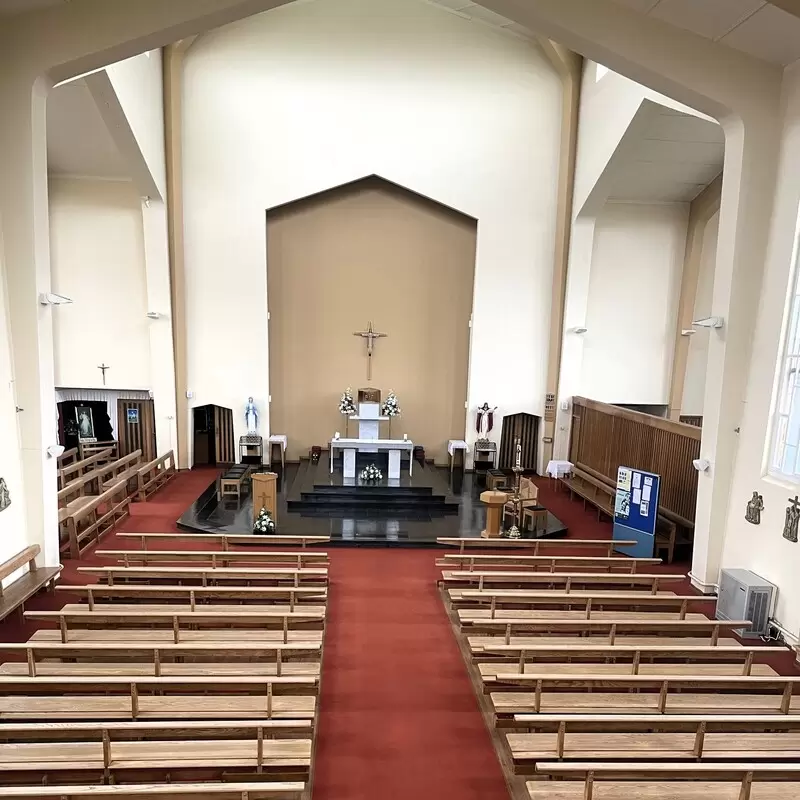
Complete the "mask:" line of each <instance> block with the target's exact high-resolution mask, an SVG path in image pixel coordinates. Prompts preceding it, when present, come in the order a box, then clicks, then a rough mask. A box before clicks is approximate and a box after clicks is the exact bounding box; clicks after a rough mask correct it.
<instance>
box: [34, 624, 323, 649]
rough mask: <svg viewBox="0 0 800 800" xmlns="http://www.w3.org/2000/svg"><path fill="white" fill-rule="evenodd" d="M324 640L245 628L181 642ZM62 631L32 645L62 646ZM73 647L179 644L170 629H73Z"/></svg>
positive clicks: (47, 632) (315, 634)
mask: <svg viewBox="0 0 800 800" xmlns="http://www.w3.org/2000/svg"><path fill="white" fill-rule="evenodd" d="M322 638H323V631H322V630H306V629H302V630H294V629H289V630H288V631H284V630H282V629H279V628H255V629H250V630H247V631H246V632H245V631H243V630H242V629H241V628H239V629H237V628H231V629H226V628H210V629H207V630H193V629H192V628H189V629H186V630H184V629H180V631H179V641H180V642H185V643H187V644H214V645H216V646H217V647H225V648H227V647H229V646H230V645H231V643H234V644H237V645H238V644H240V643H241V642H242V640H243V639H244V640H246V641H248V642H254V643H260V644H277V643H283V644H297V643H301V642H302V643H307V642H308V643H312V644H320V643H321V642H322ZM61 641H62V635H61V631H60V630H55V629H53V628H42V629H41V630H37V631H36V632H35V633H34V634H33V636H31V638H30V640H29V642H30V643H31V644H51V643H53V642H61ZM69 641H70V643H71V644H85V643H89V642H109V643H112V644H119V643H120V642H137V643H138V642H147V643H149V644H150V645H151V647H155V646H156V645H159V646H160V645H162V644H169V643H174V642H175V635H174V632H173V630H172V629H170V628H120V629H119V630H112V629H108V628H73V629H71V630H70V631H69Z"/></svg>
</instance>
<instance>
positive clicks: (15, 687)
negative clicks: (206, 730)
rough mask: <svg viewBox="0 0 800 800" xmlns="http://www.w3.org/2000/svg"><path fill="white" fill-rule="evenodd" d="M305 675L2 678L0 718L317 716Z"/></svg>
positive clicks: (313, 686) (313, 689) (311, 681)
mask: <svg viewBox="0 0 800 800" xmlns="http://www.w3.org/2000/svg"><path fill="white" fill-rule="evenodd" d="M317 692H318V680H317V678H315V677H310V676H298V677H291V676H290V677H287V676H281V677H277V676H263V675H235V676H215V675H210V676H180V677H170V676H163V675H162V676H160V677H153V676H142V677H139V676H129V675H125V676H106V677H94V676H70V677H48V676H45V677H36V678H28V677H18V676H12V675H0V720H2V721H3V723H4V724H5V723H7V722H14V721H52V722H58V721H80V720H85V721H89V720H97V721H104V720H119V721H123V720H165V721H166V720H172V721H177V720H181V721H183V720H212V719H213V720H231V719H237V720H238V719H309V720H313V719H315V712H316V694H317Z"/></svg>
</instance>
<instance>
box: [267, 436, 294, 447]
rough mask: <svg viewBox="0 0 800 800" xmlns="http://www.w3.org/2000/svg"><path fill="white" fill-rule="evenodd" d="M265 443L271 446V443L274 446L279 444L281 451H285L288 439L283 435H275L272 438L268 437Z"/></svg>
mask: <svg viewBox="0 0 800 800" xmlns="http://www.w3.org/2000/svg"><path fill="white" fill-rule="evenodd" d="M267 441H268V442H269V443H270V444H272V443H273V442H274V443H275V444H279V445H280V446H281V449H282V450H284V451H286V447H287V446H288V444H289V437H288V436H284V435H283V434H279V433H275V434H273V435H272V436H270V437H269V439H268V440H267Z"/></svg>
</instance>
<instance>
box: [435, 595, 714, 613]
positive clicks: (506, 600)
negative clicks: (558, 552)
mask: <svg viewBox="0 0 800 800" xmlns="http://www.w3.org/2000/svg"><path fill="white" fill-rule="evenodd" d="M448 594H449V596H450V602H451V604H452V605H453V606H455V607H458V608H475V607H479V608H485V607H486V606H487V605H488V607H489V610H490V611H492V612H494V611H495V610H496V609H497V607H498V606H502V607H503V608H506V609H514V608H517V609H527V608H563V609H573V608H579V609H582V610H583V613H584V614H585V615H586V618H587V619H588V618H589V617H590V616H591V614H592V611H601V610H603V609H606V608H624V609H627V610H628V611H649V610H651V609H654V608H659V609H662V610H663V609H668V610H672V611H677V612H678V614H679V615H680V618H681V619H683V617H685V616H686V614H687V612H688V611H689V608H690V606H697V605H701V604H702V605H705V604H707V603H710V602H714V601H715V600H716V598H714V597H708V596H706V595H679V594H672V595H671V594H646V593H645V592H617V593H607V594H598V593H594V592H570V593H569V594H567V593H564V592H536V591H526V590H525V589H484V590H483V591H478V590H477V589H450V590H449V592H448ZM492 616H494V614H492Z"/></svg>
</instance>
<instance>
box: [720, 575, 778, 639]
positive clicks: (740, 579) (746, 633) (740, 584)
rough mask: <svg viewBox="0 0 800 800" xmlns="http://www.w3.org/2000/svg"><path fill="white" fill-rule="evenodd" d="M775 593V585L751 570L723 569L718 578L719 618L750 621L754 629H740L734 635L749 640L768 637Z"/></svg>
mask: <svg viewBox="0 0 800 800" xmlns="http://www.w3.org/2000/svg"><path fill="white" fill-rule="evenodd" d="M776 591H777V590H776V588H775V586H774V585H773V584H771V583H770V582H769V581H765V580H764V579H763V578H761V577H759V576H758V575H756V574H755V572H750V570H749V569H723V570H722V572H720V576H719V597H718V598H717V613H716V618H717V619H722V620H729V619H747V620H750V622H751V623H752V627H751V628H741V629H739V630H737V631H735V633H737V634H739V636H742V637H744V638H746V639H754V638H758V637H760V636H765V635H766V634H767V627H768V624H769V618H770V615H771V614H772V608H773V604H774V602H775V593H776Z"/></svg>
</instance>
